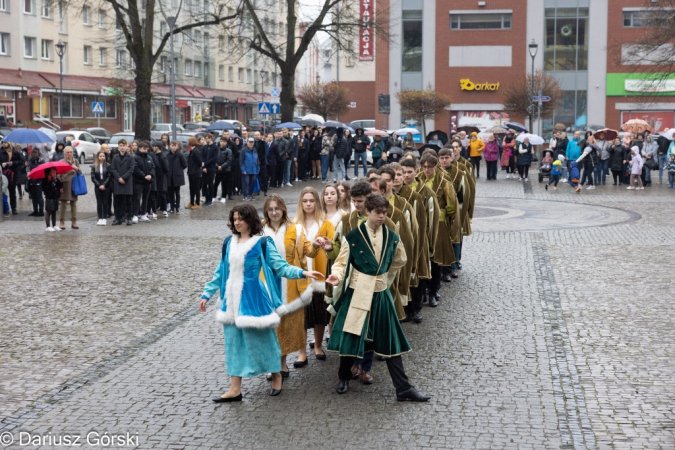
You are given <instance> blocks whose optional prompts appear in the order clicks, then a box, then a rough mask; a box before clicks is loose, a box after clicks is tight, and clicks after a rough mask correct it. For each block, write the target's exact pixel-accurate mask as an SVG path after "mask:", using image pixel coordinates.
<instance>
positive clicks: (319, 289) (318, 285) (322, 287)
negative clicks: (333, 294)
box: [312, 280, 326, 294]
mask: <svg viewBox="0 0 675 450" xmlns="http://www.w3.org/2000/svg"><path fill="white" fill-rule="evenodd" d="M312 289H314V292H316V293H318V294H323V293H325V292H326V282H325V281H321V280H312Z"/></svg>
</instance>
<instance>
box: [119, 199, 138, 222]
mask: <svg viewBox="0 0 675 450" xmlns="http://www.w3.org/2000/svg"><path fill="white" fill-rule="evenodd" d="M133 204H134V196H133V195H115V220H120V221H122V220H124V219H125V218H126V219H127V220H131V216H132V215H133Z"/></svg>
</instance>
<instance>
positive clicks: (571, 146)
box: [565, 138, 581, 161]
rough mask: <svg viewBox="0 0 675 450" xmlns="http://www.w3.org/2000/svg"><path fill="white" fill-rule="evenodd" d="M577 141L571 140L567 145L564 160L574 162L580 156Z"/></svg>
mask: <svg viewBox="0 0 675 450" xmlns="http://www.w3.org/2000/svg"><path fill="white" fill-rule="evenodd" d="M579 141H581V139H576V138H575V139H572V140H571V141H569V142H568V143H567V149H566V150H565V158H567V159H569V160H570V161H576V160H577V159H579V156H581V148H580V147H579V145H578V144H579Z"/></svg>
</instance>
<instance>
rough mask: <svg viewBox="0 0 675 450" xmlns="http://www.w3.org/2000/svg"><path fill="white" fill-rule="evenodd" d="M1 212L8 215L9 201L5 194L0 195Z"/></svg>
mask: <svg viewBox="0 0 675 450" xmlns="http://www.w3.org/2000/svg"><path fill="white" fill-rule="evenodd" d="M2 212H3V213H5V214H9V199H8V198H7V194H2Z"/></svg>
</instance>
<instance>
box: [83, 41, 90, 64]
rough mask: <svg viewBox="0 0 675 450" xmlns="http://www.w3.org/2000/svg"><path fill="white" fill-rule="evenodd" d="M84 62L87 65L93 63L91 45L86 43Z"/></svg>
mask: <svg viewBox="0 0 675 450" xmlns="http://www.w3.org/2000/svg"><path fill="white" fill-rule="evenodd" d="M84 64H85V65H87V66H88V65H91V46H90V45H85V46H84Z"/></svg>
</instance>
